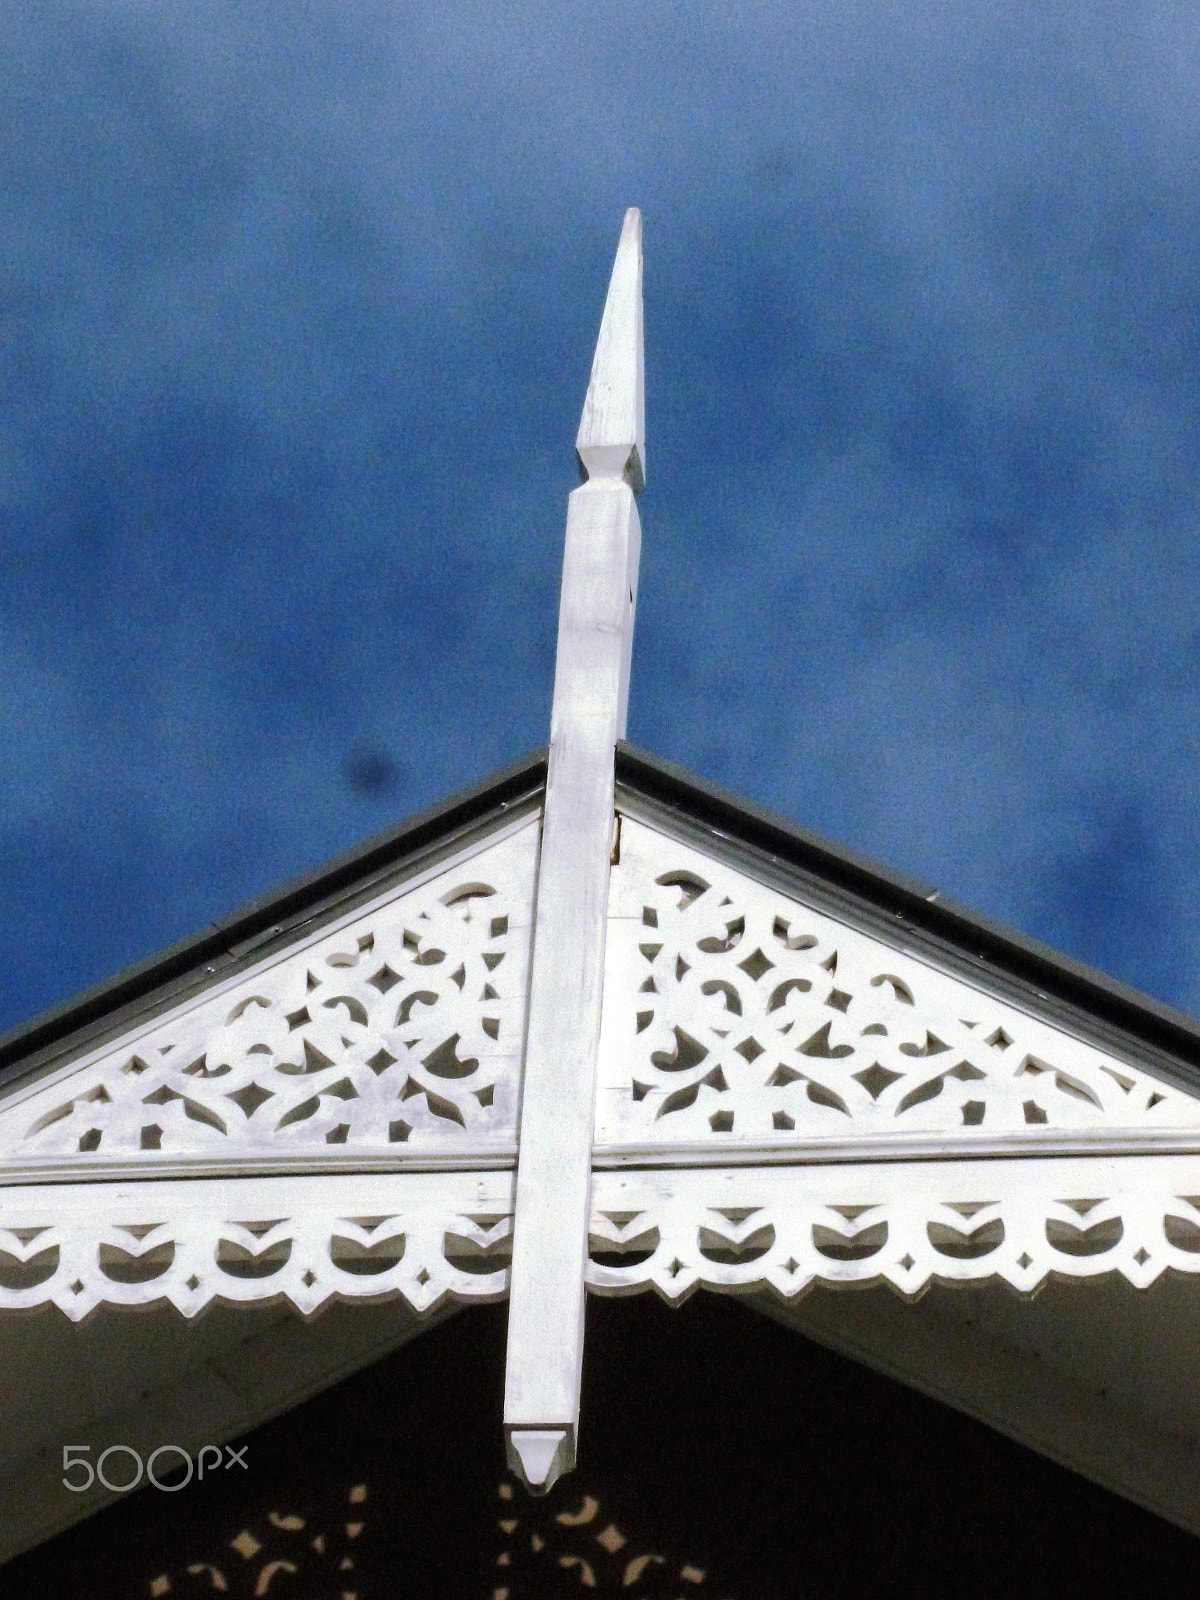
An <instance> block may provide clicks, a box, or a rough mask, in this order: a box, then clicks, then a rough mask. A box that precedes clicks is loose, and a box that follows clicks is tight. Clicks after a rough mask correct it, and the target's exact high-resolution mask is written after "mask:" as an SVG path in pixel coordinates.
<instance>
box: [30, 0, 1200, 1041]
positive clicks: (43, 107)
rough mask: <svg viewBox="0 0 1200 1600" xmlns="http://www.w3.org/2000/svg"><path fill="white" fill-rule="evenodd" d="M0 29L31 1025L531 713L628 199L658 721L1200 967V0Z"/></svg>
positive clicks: (391, 15) (255, 9)
mask: <svg viewBox="0 0 1200 1600" xmlns="http://www.w3.org/2000/svg"><path fill="white" fill-rule="evenodd" d="M422 13H424V14H422ZM0 50H2V51H3V52H4V54H3V56H2V57H0V116H2V119H3V123H2V127H0V171H2V179H0V193H2V194H3V196H4V204H3V207H2V208H0V252H2V253H0V273H2V280H0V282H2V290H0V305H2V308H3V318H2V320H0V339H2V341H3V371H4V383H3V386H2V393H0V518H2V529H3V542H4V548H5V560H4V565H3V569H2V570H3V582H2V583H0V725H2V726H3V730H4V749H5V759H4V763H3V771H4V776H3V781H2V783H0V861H2V863H3V872H2V883H0V897H2V907H0V926H2V927H3V940H2V941H0V946H2V948H0V1025H11V1024H15V1023H16V1022H18V1021H20V1020H21V1019H22V1018H24V1017H26V1016H28V1015H31V1014H32V1013H34V1012H36V1011H38V1010H40V1009H41V1008H43V1007H44V1006H46V1005H49V1004H51V1003H53V1002H55V1001H56V1000H59V999H61V998H63V997H65V996H67V995H69V994H70V993H72V992H73V991H74V990H76V989H78V988H80V987H82V986H83V985H85V984H88V983H91V982H94V981H97V980H99V979H101V978H103V977H104V976H106V975H107V974H109V973H111V972H114V971H116V970H117V969H119V968H120V967H122V966H124V965H126V964H127V963H129V962H130V961H133V960H135V959H138V958H140V957H142V956H144V955H147V954H149V953H151V952H152V951H154V950H155V949H157V948H159V947H160V946H162V945H165V944H167V943H168V942H170V941H173V940H174V939H176V938H179V937H181V936H183V935H185V934H187V933H189V932H191V931H193V930H195V929H196V928H198V927H200V926H201V925H203V923H204V922H205V921H207V920H208V919H209V918H210V917H212V916H214V915H218V914H220V913H223V912H225V911H227V910H229V909H232V908H233V907H234V906H235V905H236V904H238V903H239V902H240V901H242V900H244V899H246V898H248V897H250V896H252V895H255V894H258V893H260V892H262V891H264V890H266V889H268V888H270V887H271V885H272V884H274V883H276V882H278V881H279V880H281V879H282V878H285V877H287V876H289V875H291V874H293V873H296V872H299V871H302V870H305V869H307V868H310V867H313V866H315V865H317V864H318V863H319V862H320V861H322V860H323V859H324V858H326V857H327V856H329V855H331V854H333V853H334V852H336V851H338V850H340V849H343V848H345V847H347V846H349V845H351V844H352V843H354V842H355V841H356V840H357V839H359V838H361V837H363V836H365V835H367V834H369V833H372V832H374V831H377V830H378V829H380V828H382V827H385V826H388V825H389V824H391V823H392V822H394V821H398V820H399V819H401V818H402V817H403V816H404V815H406V814H407V813H409V812H410V811H413V810H415V809H417V808H419V807H421V806H423V805H426V804H428V803H430V802H432V801H434V800H436V799H437V798H438V797H439V796H441V795H443V794H444V793H446V792H448V791H449V790H451V789H453V788H455V787H458V786H460V785H462V784H465V783H468V782H470V781H473V780H475V779H477V778H479V777H481V776H483V775H485V774H486V773H487V772H489V771H490V770H492V769H494V768H495V767H497V766H499V765H501V764H503V763H505V762H506V761H508V760H510V759H511V758H513V757H515V756H517V755H519V754H521V753H523V752H525V751H526V750H528V749H531V748H533V747H535V746H537V745H539V744H541V743H543V742H544V740H545V738H546V734H547V726H548V714H549V698H550V688H551V674H552V665H553V646H554V616H555V607H556V601H557V584H558V569H559V561H560V550H561V538H562V527H563V516H564V511H565V500H566V495H567V493H568V492H569V490H570V489H571V487H572V486H573V484H574V481H575V468H574V462H573V457H572V441H573V437H574V430H575V427H576V424H577V421H578V415H579V409H580V405H581V403H582V399H583V393H584V389H585V386H586V380H587V373H588V368H589V364H590V360H591V351H592V345H593V341H594V339H595V334H596V330H597V327H598V323H599V316H600V310H601V306H602V303H603V297H604V290H605V285H606V282H607V277H608V271H609V268H610V265H611V260H612V253H613V250H614V248H615V245H616V240H617V235H618V231H619V227H620V220H621V215H622V212H623V210H624V208H625V206H627V205H630V204H636V205H640V206H641V207H642V209H643V212H644V216H645V230H646V279H645V282H646V326H647V370H648V377H647V396H648V398H647V417H648V439H649V443H648V457H649V485H648V488H647V490H646V492H645V494H644V495H643V497H642V504H641V511H642V522H643V528H644V534H645V544H644V555H643V568H642V593H641V600H640V614H639V619H638V637H637V643H636V651H635V666H634V680H633V693H632V702H631V717H630V734H631V737H633V738H634V739H635V740H636V741H637V742H638V743H640V744H643V745H646V746H648V747H650V748H651V749H653V750H655V751H657V752H658V753H660V754H662V755H664V756H667V757H670V758H671V759H674V760H676V761H679V762H681V763H682V764H683V765H684V766H686V767H689V768H691V769H692V770H693V771H695V772H697V773H698V774H700V775H701V776H703V777H705V778H707V779H710V780H712V781H715V782H718V783H721V784H725V785H727V786H729V787H731V788H733V789H735V790H738V791H740V792H742V793H743V794H745V795H746V796H748V797H750V798H752V799H754V800H756V801H758V802H760V803H764V804H767V805H770V806H774V807H776V808H777V809H779V810H780V811H782V812H784V813H786V814H787V815H788V816H790V817H792V818H794V819H795V820H796V821H798V822H800V823H801V824H803V825H805V826H807V827H810V828H813V829H815V830H817V831H819V832H823V833H825V834H827V835H829V836H831V837H833V838H835V839H838V840H841V841H843V842H844V843H847V844H849V845H852V846H855V847H857V848H858V849H860V850H863V851H866V852H868V853H870V854H873V855H874V856H876V857H877V858H878V859H880V860H882V861H884V862H886V863H888V864H890V865H891V866H893V867H895V868H898V869H900V870H903V871H906V872H910V873H913V874H915V875H917V876H919V877H921V878H923V879H926V880H928V881H931V882H933V883H935V884H937V885H938V886H939V887H940V888H941V889H942V890H943V891H944V892H945V893H946V894H949V895H953V896H954V897H956V898H958V899H960V900H963V901H966V902H967V903H969V904H972V905H974V906H976V907H977V908H979V909H980V910H983V911H986V912H988V913H990V914H991V915H993V916H996V917H999V918H1001V919H1003V920H1005V921H1008V922H1010V923H1012V924H1014V925H1016V926H1017V927H1019V928H1022V929H1024V930H1026V931H1027V932H1029V933H1032V934H1034V935H1036V936H1037V937H1039V938H1042V939H1045V940H1047V941H1048V942H1050V943H1051V944H1053V945H1056V946H1057V947H1059V948H1061V949H1063V950H1065V951H1069V952H1070V953H1071V954H1073V955H1075V956H1077V957H1080V958H1081V959H1084V960H1087V961H1091V962H1093V963H1095V964H1097V965H1099V966H1101V967H1103V968H1105V969H1107V970H1108V971H1110V972H1112V973H1113V974H1115V975H1117V976H1119V977H1122V978H1124V979H1126V980H1127V981H1129V982H1132V983H1135V984H1137V985H1139V986H1141V987H1143V988H1145V989H1147V990H1148V991H1149V992H1150V993H1152V994H1154V995H1156V996H1158V997H1160V998H1162V999H1165V1000H1168V1001H1171V1002H1173V1003H1175V1004H1177V1005H1180V1006H1183V1007H1184V1008H1190V1009H1191V1010H1193V1011H1197V1010H1200V963H1198V959H1197V958H1198V952H1200V911H1198V909H1197V908H1198V906H1200V893H1198V891H1200V841H1198V838H1197V826H1196V818H1197V814H1198V813H1200V783H1198V779H1197V709H1198V707H1197V698H1198V686H1200V685H1198V669H1200V618H1198V615H1197V610H1198V607H1197V594H1198V588H1200V577H1198V574H1197V561H1196V553H1197V522H1198V515H1200V448H1198V446H1200V437H1198V436H1200V414H1198V402H1200V181H1198V180H1200V163H1198V156H1200V115H1198V112H1200V105H1198V103H1197V102H1198V101H1200V90H1198V89H1197V84H1200V59H1198V57H1200V17H1198V14H1197V12H1196V10H1195V8H1194V6H1188V5H1184V4H1170V3H1167V0H1158V3H1145V4H1142V3H1138V0H1121V3H1120V4H1105V3H1090V4H1087V5H1078V6H1077V5H1074V4H1071V3H1070V0H1027V3H1020V0H1018V3H1015V4H1013V5H1010V6H997V5H996V4H995V3H994V0H982V3H976V0H962V3H959V4H955V5H953V6H949V5H944V4H935V3H933V0H904V3H874V0H859V3H848V0H820V3H807V4H805V3H801V4H786V5H785V4H781V3H774V4H771V5H756V4H753V3H749V0H746V3H743V4H741V5H739V6H736V7H733V6H728V5H717V4H711V3H706V0H697V3H696V4H694V5H689V6H680V5H678V4H675V3H671V4H663V3H653V0H650V3H646V0H642V3H639V4H637V5H631V4H621V3H610V4H605V5H603V6H595V5H581V4H577V3H574V0H565V3H559V4H556V5H553V6H549V5H546V6H537V5H520V4H518V5H514V6H497V5H495V4H494V3H492V4H462V5H455V4H447V5H443V6H439V7H432V8H420V7H413V6H405V5H400V4H397V3H395V0H393V3H390V4H383V3H379V0H360V3H356V4H354V5H352V6H347V5H346V4H345V3H344V0H255V3H254V4H253V5H246V4H245V3H244V0H228V3H218V0H95V3H88V4H78V3H76V4H66V3H62V0H39V4H38V5H36V6H23V5H21V4H19V3H11V4H10V3H0Z"/></svg>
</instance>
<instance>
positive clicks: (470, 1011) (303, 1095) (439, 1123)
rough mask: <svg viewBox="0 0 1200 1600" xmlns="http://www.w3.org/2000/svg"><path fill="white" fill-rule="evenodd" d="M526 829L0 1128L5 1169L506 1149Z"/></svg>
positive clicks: (247, 982)
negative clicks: (324, 1152)
mask: <svg viewBox="0 0 1200 1600" xmlns="http://www.w3.org/2000/svg"><path fill="white" fill-rule="evenodd" d="M535 845H536V826H534V825H531V826H530V827H528V828H527V829H525V830H524V831H523V832H519V833H517V834H515V835H513V836H511V837H509V838H508V839H506V840H503V841H501V842H498V843H496V844H494V845H492V846H490V847H488V848H486V849H484V850H483V851H482V852H481V853H480V854H478V855H477V856H475V857H474V858H473V859H471V860H470V861H468V862H467V863H466V864H465V865H463V866H460V867H459V868H458V869H457V870H454V871H450V872H447V873H444V874H442V875H440V876H438V877H437V878H435V879H434V880H433V881H431V882H426V883H425V884H424V885H423V886H422V887H420V888H419V889H416V890H413V891H410V892H409V893H407V894H401V895H399V896H398V897H397V898H395V899H394V900H393V901H392V902H391V903H390V904H387V905H384V906H382V907H378V908H376V909H375V910H373V911H372V912H370V913H369V914H367V915H365V916H363V917H362V918H360V919H358V920H356V921H354V922H352V923H350V924H349V925H346V926H342V927H340V928H339V929H337V931H336V932H334V933H331V934H329V935H328V936H326V937H325V938H323V939H321V940H319V941H318V942H315V943H311V944H309V945H308V946H307V948H302V949H300V950H299V951H296V952H295V953H293V954H289V955H287V956H286V957H284V958H282V959H280V960H278V961H276V962H275V963H274V964H271V965H265V966H264V967H263V968H261V969H260V970H258V971H256V972H254V973H252V974H251V975H249V976H247V977H246V978H245V979H244V980H243V981H241V982H239V983H238V984H237V985H236V986H233V987H231V988H228V989H227V990H226V991H225V992H223V993H221V994H219V995H216V996H213V997H211V998H204V999H202V1000H201V1001H200V1003H198V1004H196V1005H194V1007H193V1008H192V1009H191V1010H190V1011H188V1012H187V1013H185V1014H182V1015H177V1016H175V1017H173V1018H171V1019H170V1020H169V1021H167V1022H164V1023H162V1024H160V1025H158V1026H156V1027H153V1028H151V1029H149V1030H145V1031H143V1032H142V1034H141V1035H140V1036H138V1037H136V1038H134V1039H132V1040H131V1041H127V1042H125V1043H123V1044H122V1046H121V1047H120V1048H119V1049H116V1050H113V1051H111V1052H110V1053H108V1054H107V1055H106V1056H105V1057H104V1058H103V1059H102V1060H100V1061H98V1062H96V1063H95V1064H94V1065H92V1066H90V1067H86V1068H83V1069H81V1070H78V1071H75V1072H72V1073H70V1074H69V1075H67V1076H66V1077H65V1078H64V1079H62V1080H60V1081H58V1082H57V1083H55V1084H53V1085H48V1086H46V1087H44V1088H42V1089H41V1090H39V1091H38V1092H37V1093H36V1094H34V1095H32V1096H30V1097H28V1098H26V1099H24V1100H22V1101H21V1102H20V1103H19V1104H16V1105H13V1106H12V1107H11V1108H10V1109H9V1110H8V1111H7V1113H6V1114H5V1115H4V1116H3V1117H2V1118H0V1157H2V1156H7V1157H8V1158H9V1162H10V1165H11V1164H20V1163H22V1162H26V1163H28V1162H33V1161H36V1160H42V1161H46V1160H49V1159H53V1158H58V1159H59V1160H60V1161H61V1160H62V1159H63V1158H68V1159H70V1158H75V1159H76V1160H78V1161H79V1162H80V1163H81V1164H82V1163H84V1162H86V1161H87V1160H88V1159H89V1158H91V1159H93V1160H96V1161H114V1160H118V1161H119V1160H124V1161H130V1160H133V1161H140V1162H150V1163H153V1162H155V1161H156V1160H160V1161H161V1160H162V1158H164V1157H185V1158H186V1157H195V1156H203V1155H205V1154H214V1153H215V1154H217V1155H218V1156H219V1157H221V1158H225V1157H229V1158H238V1157H249V1156H252V1155H253V1154H254V1153H255V1152H262V1153H263V1154H266V1155H274V1156H283V1155H288V1154H293V1155H294V1154H297V1153H299V1152H302V1151H304V1150H306V1149H309V1150H312V1151H313V1153H314V1156H316V1152H317V1151H318V1150H320V1149H322V1148H324V1147H327V1146H351V1147H354V1148H355V1149H356V1150H358V1151H374V1152H377V1153H379V1152H382V1153H390V1154H392V1155H395V1156H402V1155H404V1154H406V1153H408V1152H413V1153H420V1152H421V1151H422V1150H425V1149H433V1150H438V1149H443V1148H446V1147H447V1146H449V1147H454V1146H459V1147H467V1148H471V1149H476V1150H478V1149H483V1150H486V1149H487V1147H488V1146H489V1145H490V1146H499V1147H502V1148H504V1147H511V1145H512V1143H513V1141H514V1138H515V1129H516V1110H517V1104H516V1102H517V1085H518V1076H519V1070H520V1059H521V1046H522V1039H523V1033H524V999H525V985H526V966H527V961H528V946H529V929H530V904H531V899H532V886H533V874H534V848H535Z"/></svg>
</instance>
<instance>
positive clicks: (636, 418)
mask: <svg viewBox="0 0 1200 1600" xmlns="http://www.w3.org/2000/svg"><path fill="white" fill-rule="evenodd" d="M575 453H576V455H577V456H578V457H579V464H580V467H581V468H582V470H583V472H584V474H585V476H586V477H588V478H622V477H623V478H624V479H625V481H626V483H628V484H629V486H630V488H631V489H632V490H633V491H634V493H635V494H638V493H640V492H641V490H642V488H643V487H644V486H645V482H646V377H645V361H644V357H643V346H642V213H641V212H640V211H639V210H638V209H637V207H636V206H630V208H629V210H628V211H627V212H626V213H625V224H624V226H623V227H622V229H621V242H620V244H619V245H618V246H617V259H616V260H615V261H614V263H613V270H612V277H611V279H610V280H609V284H608V298H607V300H606V301H605V302H604V316H603V318H602V319H601V322H600V337H599V339H598V340H597V341H596V354H595V357H594V358H593V360H592V377H591V382H590V383H589V384H588V392H587V398H586V399H585V400H584V402H583V415H582V417H581V418H580V419H579V433H578V435H577V436H576V439H575Z"/></svg>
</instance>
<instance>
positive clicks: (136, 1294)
mask: <svg viewBox="0 0 1200 1600" xmlns="http://www.w3.org/2000/svg"><path fill="white" fill-rule="evenodd" d="M512 1196H513V1175H512V1173H511V1172H482V1173H471V1172H443V1173H418V1172H406V1173H398V1174H397V1173H393V1174H387V1175H365V1174H363V1175H360V1174H351V1173H338V1174H335V1175H330V1176H327V1177H312V1176H308V1177H290V1178H278V1177H276V1178H241V1179H239V1178H230V1179H227V1180H226V1181H224V1182H214V1181H213V1180H211V1179H203V1178H199V1179H181V1180H171V1179H164V1180H158V1181H138V1182H113V1183H79V1184H41V1185H26V1186H14V1187H12V1188H9V1189H6V1190H3V1191H0V1307H3V1308H6V1309H12V1310H18V1309H28V1308H29V1307H32V1306H36V1305H44V1304H46V1303H47V1302H50V1303H53V1304H54V1305H57V1306H58V1307H59V1309H60V1310H61V1311H63V1312H64V1313H65V1314H66V1315H67V1316H68V1317H69V1318H71V1319H72V1320H73V1321H78V1320H79V1319H80V1318H82V1317H85V1316H86V1315H87V1314H88V1312H89V1311H91V1310H92V1309H93V1308H94V1307H95V1306H97V1305H99V1304H101V1303H105V1304H109V1305H127V1306H145V1305H151V1304H154V1303H155V1302H159V1301H163V1300H168V1301H170V1302H171V1304H172V1305H174V1306H175V1307H176V1309H177V1310H178V1311H180V1312H181V1313H182V1314H183V1315H184V1316H185V1317H192V1316H195V1315H196V1313H197V1312H199V1311H201V1310H203V1309H204V1307H206V1306H208V1305H210V1304H212V1302H213V1301H214V1300H220V1301H223V1302H237V1303H240V1304H245V1305H250V1304H255V1303H260V1302H262V1301H266V1300H274V1299H284V1300H287V1301H288V1302H290V1303H291V1304H292V1305H293V1306H295V1307H296V1309H297V1310H298V1311H301V1312H303V1313H305V1314H306V1315H307V1314H310V1313H312V1312H314V1311H316V1310H317V1309H318V1308H319V1307H321V1306H323V1305H326V1304H328V1303H329V1302H330V1301H332V1300H336V1299H357V1298H365V1299H369V1300H375V1299H384V1298H393V1299H403V1300H405V1301H407V1302H408V1304H409V1305H410V1306H411V1307H412V1308H413V1310H415V1311H417V1312H418V1313H421V1314H424V1313H426V1312H432V1311H435V1310H437V1309H438V1308H439V1307H441V1306H442V1305H444V1304H445V1303H446V1302H447V1301H451V1300H483V1301H487V1300H499V1299H502V1298H503V1297H504V1294H505V1292H506V1289H507V1286H508V1261H509V1243H508V1241H509V1235H510V1232H511V1218H512V1212H513V1198H512Z"/></svg>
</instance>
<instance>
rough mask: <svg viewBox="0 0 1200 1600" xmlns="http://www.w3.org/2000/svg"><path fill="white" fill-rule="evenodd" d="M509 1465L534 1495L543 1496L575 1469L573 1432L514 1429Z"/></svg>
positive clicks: (561, 1429) (566, 1430) (510, 1440)
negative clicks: (561, 1478) (565, 1473)
mask: <svg viewBox="0 0 1200 1600" xmlns="http://www.w3.org/2000/svg"><path fill="white" fill-rule="evenodd" d="M508 1464H509V1466H510V1468H511V1469H512V1470H513V1472H515V1473H516V1475H517V1477H518V1478H520V1480H521V1482H522V1483H523V1484H524V1485H525V1487H526V1488H527V1489H528V1490H529V1492H530V1494H536V1495H542V1494H548V1493H549V1491H550V1490H551V1489H552V1488H553V1487H554V1485H555V1484H556V1483H557V1482H558V1480H559V1478H560V1477H561V1476H562V1475H563V1473H564V1472H570V1470H571V1468H572V1467H573V1466H574V1465H575V1450H574V1440H573V1439H572V1437H571V1430H570V1429H569V1428H511V1429H510V1430H509V1434H508Z"/></svg>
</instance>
